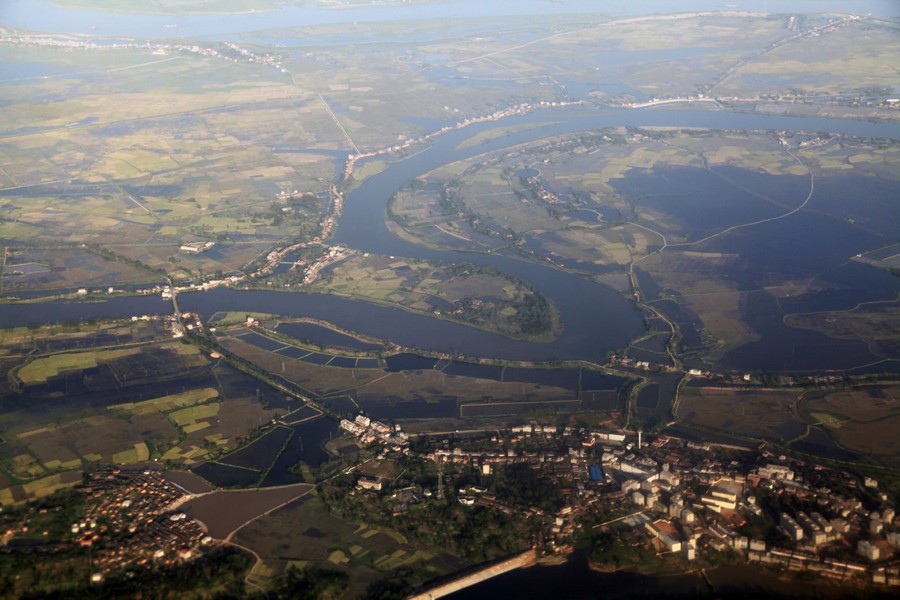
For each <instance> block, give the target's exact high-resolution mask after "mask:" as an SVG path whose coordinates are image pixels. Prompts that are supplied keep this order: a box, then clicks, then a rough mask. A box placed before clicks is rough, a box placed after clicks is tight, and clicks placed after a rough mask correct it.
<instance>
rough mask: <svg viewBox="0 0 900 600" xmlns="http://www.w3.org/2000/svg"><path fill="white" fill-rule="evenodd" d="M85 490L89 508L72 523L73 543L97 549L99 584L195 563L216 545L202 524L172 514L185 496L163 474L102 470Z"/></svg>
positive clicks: (94, 552)
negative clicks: (207, 548)
mask: <svg viewBox="0 0 900 600" xmlns="http://www.w3.org/2000/svg"><path fill="white" fill-rule="evenodd" d="M79 490H80V492H81V494H82V495H83V496H84V498H85V500H86V509H85V512H84V516H83V518H82V519H81V520H79V521H77V522H75V523H73V524H72V539H73V542H74V543H76V544H79V545H81V546H89V547H91V565H92V568H93V569H94V572H93V574H92V576H91V581H92V582H93V583H100V582H102V581H103V580H104V579H105V578H106V577H107V576H108V575H109V574H110V573H121V572H125V571H128V570H135V569H139V568H149V567H161V566H162V567H165V566H172V565H175V564H178V563H179V562H183V561H186V560H190V559H192V558H195V557H196V556H198V555H199V554H201V553H202V552H203V551H204V546H206V545H207V544H210V543H212V539H211V538H209V537H208V536H207V535H206V533H205V531H204V530H203V528H202V526H201V525H200V523H198V522H197V521H196V520H194V519H192V518H190V517H188V516H187V515H185V514H184V513H179V512H170V511H169V507H170V506H171V505H172V504H173V503H174V502H175V501H176V500H178V499H179V498H181V497H182V496H184V492H183V491H181V490H180V489H178V488H176V487H175V486H174V485H172V484H171V483H169V482H168V481H167V480H166V479H165V478H164V477H163V475H162V473H160V472H159V471H154V470H126V469H118V468H117V469H102V470H99V471H94V472H93V473H91V474H90V475H89V477H88V480H87V481H86V482H85V483H84V484H83V485H82V486H81V487H80V488H79Z"/></svg>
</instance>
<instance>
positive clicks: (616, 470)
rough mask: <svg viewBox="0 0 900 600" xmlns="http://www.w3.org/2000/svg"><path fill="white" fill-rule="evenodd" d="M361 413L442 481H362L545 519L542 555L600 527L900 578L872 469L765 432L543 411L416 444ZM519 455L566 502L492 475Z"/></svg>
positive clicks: (636, 539)
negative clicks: (541, 416) (612, 427)
mask: <svg viewBox="0 0 900 600" xmlns="http://www.w3.org/2000/svg"><path fill="white" fill-rule="evenodd" d="M365 421H367V419H366V418H365V417H362V418H361V420H358V421H357V422H350V421H347V424H346V425H344V428H345V429H348V430H351V431H355V433H356V435H357V436H358V437H364V438H365V439H366V440H368V441H369V442H370V443H376V444H381V445H384V446H385V447H386V448H391V449H392V450H394V451H398V452H402V453H404V454H407V455H408V456H410V457H415V458H418V459H421V460H423V461H428V462H432V463H436V464H437V465H438V466H439V469H440V470H439V473H440V475H439V476H438V477H437V480H436V481H435V483H434V486H433V488H422V489H418V488H416V487H412V488H410V487H405V488H403V489H401V490H393V489H391V488H390V485H389V484H390V481H387V480H381V479H379V478H377V477H376V478H373V477H370V476H367V475H364V474H360V475H358V476H357V489H358V490H359V492H358V493H364V494H378V495H381V496H388V497H390V498H391V500H392V501H393V502H394V509H393V510H394V511H395V512H396V511H398V510H399V511H401V512H403V511H406V510H408V509H409V508H410V506H412V505H415V504H418V503H421V502H427V501H429V500H430V499H431V498H438V499H442V498H443V499H447V500H448V501H450V500H452V499H454V498H455V500H456V501H457V502H459V503H460V504H462V505H464V506H468V507H472V508H473V509H474V508H478V507H481V508H485V509H488V510H494V511H499V512H502V513H505V514H513V513H518V514H519V515H520V516H523V517H525V518H527V519H529V520H530V521H531V522H533V523H534V522H537V523H539V524H540V528H539V531H540V533H539V534H537V535H535V536H534V537H533V538H532V540H531V541H532V545H533V548H534V550H535V551H536V552H537V553H538V555H545V556H548V555H554V554H566V553H569V552H571V551H572V550H573V545H574V544H575V543H577V540H578V539H579V538H581V539H583V538H584V535H585V534H586V533H591V532H600V533H605V534H607V535H609V536H611V537H612V538H613V539H615V540H617V544H618V545H620V547H621V548H626V549H632V548H643V549H648V548H649V549H650V550H652V551H653V552H655V553H656V554H657V555H658V556H659V557H660V558H661V559H662V560H663V561H666V560H670V561H674V562H677V563H678V564H687V565H691V564H694V563H697V564H699V565H706V566H709V564H710V562H712V563H713V564H720V563H721V562H722V561H725V562H729V561H731V562H744V563H756V564H760V565H764V566H767V567H772V568H776V569H783V570H788V571H793V572H798V573H800V572H806V573H814V574H816V575H817V576H820V577H825V578H828V579H830V580H834V581H836V582H841V583H844V584H853V585H865V584H873V585H878V586H897V585H900V559H898V557H900V553H898V550H900V529H898V527H897V526H896V514H895V510H894V508H893V507H892V506H890V505H889V504H888V503H887V495H885V494H883V493H880V492H879V490H878V483H877V481H875V480H873V479H870V478H863V479H860V478H858V477H857V476H856V475H853V474H850V473H848V472H845V471H842V470H839V469H833V468H830V467H826V466H823V465H819V464H815V463H812V462H806V461H802V460H797V459H794V458H789V457H787V456H784V455H781V454H778V453H777V452H774V451H772V450H771V449H769V448H767V447H766V445H765V444H763V445H761V446H760V447H759V448H758V449H756V450H751V451H743V452H740V451H735V450H733V449H730V448H729V449H724V448H721V447H718V446H717V445H716V444H709V443H698V442H694V441H689V440H684V439H679V438H676V437H669V436H653V437H652V438H650V437H649V436H648V439H644V436H643V434H640V433H638V434H637V436H635V435H631V434H627V435H626V434H625V433H624V432H615V431H593V430H588V429H585V428H577V427H558V426H552V425H539V424H536V423H534V424H529V425H521V426H516V427H512V428H511V429H506V430H499V431H496V432H493V433H489V432H483V433H475V434H457V435H446V436H434V435H423V436H418V437H413V438H412V443H411V444H410V445H409V446H408V447H407V446H406V445H398V444H396V442H395V440H391V439H390V438H389V437H385V436H378V435H376V434H375V433H374V432H373V430H372V426H373V424H374V422H373V423H370V424H369V425H363V423H365ZM384 427H385V428H386V427H387V426H384ZM388 429H389V428H386V429H385V432H387V431H388ZM385 435H386V433H385ZM511 465H525V466H526V467H527V469H526V471H525V472H527V473H531V476H533V477H535V478H538V479H543V480H545V482H546V483H547V486H548V488H547V489H553V490H558V491H559V497H560V502H559V504H558V506H559V508H558V509H556V510H552V509H549V508H548V506H549V505H544V506H526V505H523V504H522V503H521V502H517V501H516V499H514V498H504V497H502V496H501V495H500V494H498V493H497V488H495V486H493V485H492V477H491V476H492V475H493V474H495V473H496V472H497V470H498V469H501V470H502V469H508V468H509V467H510V466H511ZM473 472H474V473H477V474H478V476H479V477H478V481H477V483H475V482H473V480H472V477H471V474H472V473H473ZM467 473H468V475H466V474H467ZM457 483H458V484H459V485H457ZM598 518H603V519H604V520H603V521H601V522H597V520H598ZM586 529H587V531H586ZM620 551H621V550H617V552H620ZM625 553H627V551H625ZM620 558H621V557H620V556H616V560H619V559H620ZM698 568H700V567H698Z"/></svg>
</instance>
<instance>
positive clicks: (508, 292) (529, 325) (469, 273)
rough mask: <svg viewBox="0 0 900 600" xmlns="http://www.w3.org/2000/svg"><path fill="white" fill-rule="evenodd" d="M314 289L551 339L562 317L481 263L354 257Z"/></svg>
mask: <svg viewBox="0 0 900 600" xmlns="http://www.w3.org/2000/svg"><path fill="white" fill-rule="evenodd" d="M312 289H314V290H318V291H324V292H328V293H333V294H338V295H342V296H350V297H354V298H362V299H365V300H369V301H374V302H378V303H382V304H388V305H396V306H400V307H402V308H405V309H407V310H411V311H415V312H419V313H425V314H428V315H432V316H438V317H441V318H445V319H451V320H455V321H461V322H464V323H468V324H472V325H475V326H477V327H479V328H482V329H487V330H489V331H494V332H497V333H500V334H503V335H506V336H509V337H515V338H527V339H535V340H543V339H552V338H553V337H555V335H556V334H557V333H558V330H559V315H558V314H557V312H556V309H555V308H554V307H553V305H552V304H551V303H550V302H549V301H548V300H547V299H546V298H545V297H544V296H543V295H541V294H540V293H538V292H537V291H535V290H534V289H532V288H530V287H529V286H528V285H526V284H525V283H523V282H522V281H520V280H517V279H514V278H512V277H510V276H507V275H504V274H503V273H500V272H499V271H496V270H493V269H489V268H485V267H480V266H477V265H471V264H469V265H445V264H435V263H430V262H426V261H414V260H403V259H394V258H392V257H390V258H389V257H387V256H376V255H355V256H353V257H351V258H349V259H347V260H345V261H342V262H340V263H338V264H337V265H335V266H333V267H331V268H329V269H328V270H327V272H325V273H323V274H322V275H321V276H320V278H319V280H317V281H316V282H315V283H314V285H313V286H312Z"/></svg>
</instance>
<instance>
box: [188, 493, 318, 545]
mask: <svg viewBox="0 0 900 600" xmlns="http://www.w3.org/2000/svg"><path fill="white" fill-rule="evenodd" d="M312 489H313V486H312V485H309V484H305V483H299V484H294V485H290V486H285V487H280V488H271V489H265V490H235V491H217V492H213V493H211V494H207V495H204V496H202V497H200V498H194V499H193V500H189V501H188V502H186V503H185V504H184V505H183V506H182V510H183V511H184V512H185V513H187V514H188V515H189V516H191V517H194V518H195V519H197V520H198V521H200V522H201V523H203V524H204V525H205V526H206V531H207V533H209V535H210V536H212V537H214V538H216V539H217V540H224V539H226V538H228V537H229V536H230V535H231V534H232V533H233V532H234V531H236V530H238V529H240V528H241V527H242V526H243V525H245V524H247V523H248V522H250V521H252V520H253V519H254V518H256V517H258V516H260V515H263V514H265V513H267V512H269V511H270V510H273V509H275V508H278V507H279V506H282V505H284V504H286V503H289V502H292V501H294V500H297V499H298V498H302V497H303V496H305V495H306V494H308V493H309V492H310V491H311V490H312Z"/></svg>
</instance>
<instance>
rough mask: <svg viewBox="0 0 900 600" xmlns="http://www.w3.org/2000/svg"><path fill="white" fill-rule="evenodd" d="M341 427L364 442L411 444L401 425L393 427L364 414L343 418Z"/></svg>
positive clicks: (388, 444) (393, 444)
mask: <svg viewBox="0 0 900 600" xmlns="http://www.w3.org/2000/svg"><path fill="white" fill-rule="evenodd" d="M341 429H343V430H344V431H347V432H349V433H350V434H351V435H353V436H355V437H356V438H357V439H358V440H360V441H361V442H362V443H364V444H373V443H379V444H383V445H385V446H388V447H389V448H403V447H405V446H407V445H408V444H409V436H407V435H406V434H405V433H404V432H402V431H400V426H399V425H398V426H396V427H391V426H390V425H385V424H384V423H382V422H380V421H373V420H371V419H370V418H369V417H366V416H364V415H357V416H356V418H355V419H354V420H353V421H350V420H348V419H341ZM379 489H380V488H379Z"/></svg>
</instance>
